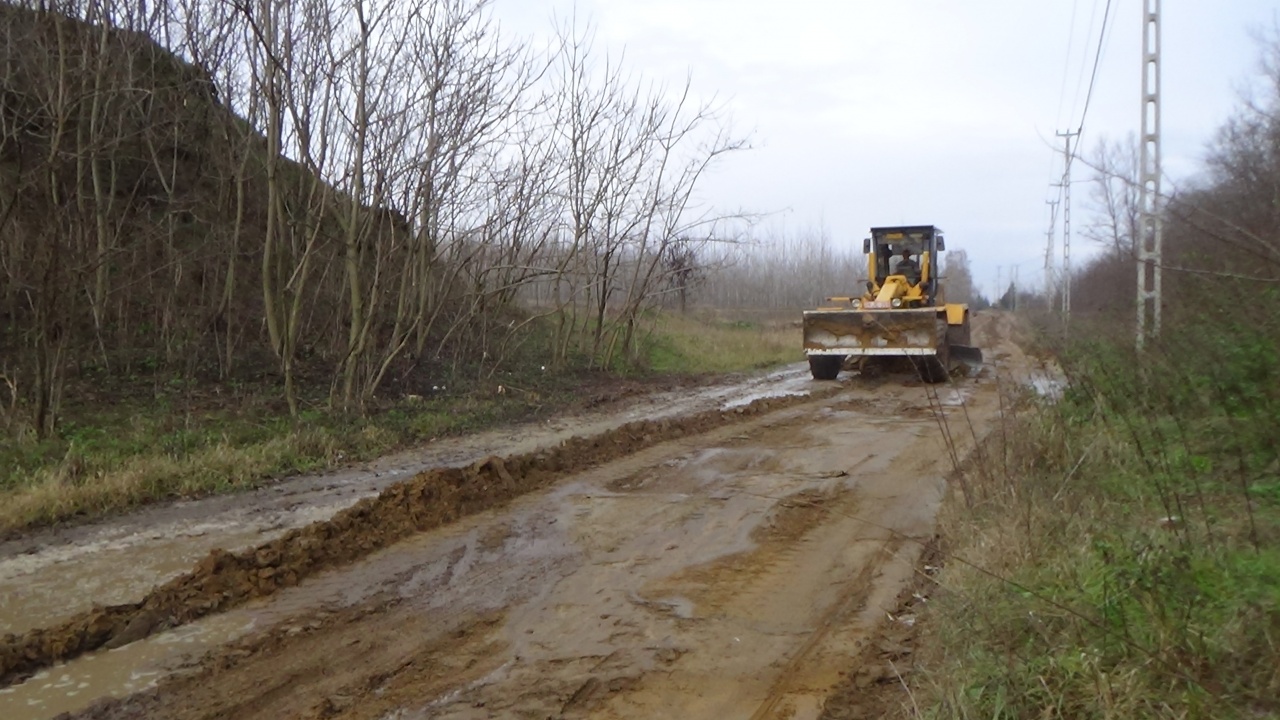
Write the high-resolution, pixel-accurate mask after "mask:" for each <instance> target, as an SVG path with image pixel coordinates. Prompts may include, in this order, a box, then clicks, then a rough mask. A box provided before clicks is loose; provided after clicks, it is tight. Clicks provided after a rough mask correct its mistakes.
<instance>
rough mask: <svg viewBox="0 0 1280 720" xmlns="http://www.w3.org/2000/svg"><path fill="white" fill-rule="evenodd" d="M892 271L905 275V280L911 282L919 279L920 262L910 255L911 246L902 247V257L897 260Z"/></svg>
mask: <svg viewBox="0 0 1280 720" xmlns="http://www.w3.org/2000/svg"><path fill="white" fill-rule="evenodd" d="M894 272H895V273H896V274H898V275H906V276H907V280H908V281H910V282H912V283H916V282H919V281H920V264H919V263H917V262H916V261H915V259H914V258H912V257H911V248H909V247H904V248H902V259H901V260H899V261H898V265H897V266H896V268H895V269H894Z"/></svg>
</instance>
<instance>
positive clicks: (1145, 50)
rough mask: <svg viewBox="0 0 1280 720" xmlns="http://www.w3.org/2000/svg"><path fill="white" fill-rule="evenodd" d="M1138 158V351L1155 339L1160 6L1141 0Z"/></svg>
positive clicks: (1159, 244) (1159, 221)
mask: <svg viewBox="0 0 1280 720" xmlns="http://www.w3.org/2000/svg"><path fill="white" fill-rule="evenodd" d="M1142 13H1143V15H1142V152H1141V157H1140V159H1139V163H1140V165H1141V167H1140V168H1139V170H1138V182H1139V185H1140V190H1139V194H1138V213H1139V218H1138V237H1137V238H1136V244H1137V246H1138V247H1137V251H1138V252H1137V264H1138V332H1137V347H1138V350H1139V351H1141V350H1142V348H1143V345H1144V344H1145V343H1146V341H1147V338H1151V339H1155V338H1156V337H1158V336H1159V335H1160V265H1161V262H1162V259H1161V250H1162V245H1163V237H1162V230H1163V228H1162V224H1163V223H1162V219H1161V217H1160V0H1143V10H1142Z"/></svg>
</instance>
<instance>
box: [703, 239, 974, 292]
mask: <svg viewBox="0 0 1280 720" xmlns="http://www.w3.org/2000/svg"><path fill="white" fill-rule="evenodd" d="M700 261H701V262H702V263H703V264H704V265H705V266H707V267H713V268H715V272H714V273H708V274H706V275H705V276H700V281H701V283H700V286H699V287H698V289H697V292H696V297H697V299H698V301H699V302H702V303H705V304H707V305H712V306H715V307H732V308H745V307H755V308H763V309H779V310H782V309H787V310H796V311H798V310H799V309H801V308H806V307H813V306H814V305H817V304H819V303H821V302H822V300H823V298H824V297H827V296H831V295H850V294H854V295H860V294H861V293H862V292H864V291H865V287H864V283H865V282H866V279H867V256H866V255H863V254H862V242H861V238H852V239H841V240H836V239H833V238H832V237H831V236H830V235H829V234H828V233H827V232H826V231H825V230H822V229H817V230H808V231H801V232H798V233H781V232H780V233H778V234H776V235H773V236H770V235H768V234H766V235H765V236H764V237H761V238H758V239H757V240H756V241H755V242H748V243H735V244H731V245H718V246H713V247H710V248H707V249H706V250H705V251H704V252H703V254H702V256H701V258H700ZM942 263H943V265H942V277H943V278H944V286H945V292H946V299H947V300H948V301H949V302H965V303H979V304H981V303H984V302H985V301H984V300H983V299H982V298H981V297H980V296H979V295H978V293H977V292H976V290H975V288H974V283H973V275H972V273H971V271H970V268H969V256H968V253H966V252H965V251H964V250H963V249H959V248H953V249H951V250H949V251H947V252H945V253H943V254H942Z"/></svg>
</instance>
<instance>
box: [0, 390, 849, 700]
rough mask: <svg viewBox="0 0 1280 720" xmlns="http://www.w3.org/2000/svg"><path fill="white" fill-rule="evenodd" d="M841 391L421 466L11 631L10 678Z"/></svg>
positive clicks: (2, 645)
mask: <svg viewBox="0 0 1280 720" xmlns="http://www.w3.org/2000/svg"><path fill="white" fill-rule="evenodd" d="M841 389H842V387H841V386H832V387H830V388H822V389H815V390H813V391H811V392H810V394H808V395H800V396H784V397H770V398H762V399H759V400H755V401H753V402H751V403H749V404H746V405H740V406H737V407H734V408H732V409H720V410H709V411H704V412H701V413H697V414H694V415H690V416H687V417H677V418H666V419H661V420H640V421H635V422H631V423H627V424H625V425H622V426H620V427H618V428H616V429H614V430H611V431H608V432H605V433H602V434H600V435H595V436H590V437H573V438H570V439H568V440H566V441H564V442H563V443H562V444H560V445H559V446H557V447H554V448H551V449H546V450H540V451H535V452H530V453H524V454H521V455H514V456H509V457H506V458H502V457H497V456H491V457H489V458H485V459H483V460H480V461H477V462H475V463H473V464H472V465H470V466H469V467H465V468H438V469H433V470H428V471H425V472H422V473H419V474H418V475H416V476H414V477H413V478H410V479H408V480H405V481H403V482H400V483H397V484H395V485H392V486H390V487H388V488H387V489H385V490H384V491H382V492H381V493H379V494H378V495H377V496H374V497H371V498H366V499H365V500H361V501H360V502H358V503H356V504H355V505H353V506H351V507H350V508H347V509H345V510H343V511H341V512H339V513H337V514H336V515H334V516H333V517H332V518H330V519H328V520H323V521H319V522H315V523H312V524H310V525H307V526H304V527H301V528H297V529H295V530H291V531H289V532H288V533H286V534H285V535H283V536H281V537H279V538H277V539H275V540H272V541H270V542H267V543H263V544H261V545H258V546H256V547H253V548H249V549H247V550H244V551H241V552H238V553H230V552H227V551H225V550H214V551H211V552H210V553H209V555H208V556H206V557H205V558H204V559H203V560H201V561H200V562H199V563H198V564H197V565H196V566H195V567H194V568H193V569H192V570H191V571H190V572H188V573H185V574H183V575H180V576H178V577H176V578H174V579H172V580H170V581H169V582H166V583H165V584H163V585H161V586H159V587H156V588H153V589H152V590H151V591H150V592H149V593H147V595H146V596H145V597H143V598H142V599H141V600H139V601H137V602H133V603H126V604H121V605H113V606H106V607H94V608H93V609H91V610H88V611H85V612H82V613H80V614H78V615H75V616H73V617H71V618H70V619H68V620H66V621H64V622H62V623H60V624H58V625H56V626H53V627H47V628H39V629H35V630H31V631H28V632H26V633H23V634H21V635H12V634H10V635H6V636H5V637H4V638H3V639H2V640H0V686H4V685H8V684H12V683H13V682H15V681H17V680H21V679H24V678H25V677H29V676H30V675H31V674H33V673H34V672H36V671H37V670H40V669H42V668H45V667H48V666H49V665H52V664H54V663H56V662H61V661H65V660H69V659H71V658H74V657H76V656H78V655H81V654H83V653H87V652H91V651H93V650H97V649H100V648H112V647H120V646H123V645H126V644H129V643H131V642H134V641H136V640H140V639H142V638H144V637H147V636H149V635H151V634H153V633H155V632H159V631H161V630H167V629H170V628H173V627H177V626H180V625H183V624H186V623H189V622H192V621H194V620H197V619H199V618H201V617H204V616H207V615H210V614H213V613H217V612H221V611H224V610H228V609H231V608H233V607H236V606H238V605H241V604H243V603H245V602H247V601H249V600H251V599H255V598H262V597H267V596H269V595H272V594H273V593H275V592H277V591H278V590H280V589H282V588H286V587H291V586H294V585H297V584H298V583H299V582H301V581H302V580H303V579H304V578H306V577H308V576H310V575H313V574H315V573H317V572H320V571H322V570H326V569H329V568H333V567H338V566H341V565H346V564H349V563H351V562H353V561H356V560H359V559H361V558H363V557H365V556H368V555H370V554H372V553H373V552H375V551H377V550H380V549H382V548H385V547H388V546H390V545H392V544H394V543H396V542H398V541H400V540H402V539H404V538H406V537H408V536H410V535H412V534H415V533H418V532H423V531H425V530H430V529H433V528H436V527H440V526H442V525H445V524H448V523H451V522H453V521H455V520H458V519H460V518H462V517H466V516H469V515H472V514H475V513H477V512H480V511H482V510H487V509H489V508H492V507H495V506H501V505H503V504H505V503H507V502H510V501H511V500H513V499H515V498H516V497H519V496H520V495H523V494H525V493H528V492H531V491H533V490H536V489H539V488H542V487H545V486H547V485H549V484H551V483H552V482H554V481H555V480H556V479H557V478H559V477H561V476H562V475H565V474H568V473H573V472H577V471H580V470H584V469H586V468H589V467H593V466H596V465H600V464H602V463H604V462H607V461H610V460H613V459H617V458H620V457H624V456H626V455H629V454H632V453H634V452H636V451H638V450H642V449H645V448H648V447H651V446H654V445H657V444H659V443H662V442H666V441H670V440H675V439H680V438H684V437H688V436H691V435H696V434H698V433H701V432H705V431H707V430H710V429H712V428H715V427H719V426H723V425H727V424H731V423H734V422H737V421H740V420H744V419H746V418H750V417H755V416H759V415H762V414H765V413H769V412H772V411H775V410H779V409H782V408H785V407H790V406H793V405H800V404H804V403H809V402H814V401H818V400H821V399H824V398H827V397H830V396H831V395H834V394H836V393H837V392H839V391H840V390H841Z"/></svg>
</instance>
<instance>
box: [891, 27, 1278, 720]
mask: <svg viewBox="0 0 1280 720" xmlns="http://www.w3.org/2000/svg"><path fill="white" fill-rule="evenodd" d="M1278 58H1280V54H1278V52H1277V49H1276V47H1274V46H1273V48H1272V49H1271V51H1270V53H1269V56H1268V60H1270V61H1274V60H1276V59H1278ZM1267 66H1268V67H1269V68H1271V73H1270V77H1269V78H1268V81H1267V82H1268V85H1267V87H1268V88H1269V93H1268V94H1267V95H1266V96H1265V97H1263V98H1260V99H1259V100H1257V101H1255V102H1251V103H1249V104H1248V105H1246V106H1245V107H1244V108H1242V109H1241V110H1240V112H1239V113H1238V115H1237V116H1236V117H1235V118H1234V119H1233V120H1231V121H1230V122H1229V123H1228V125H1227V126H1226V127H1224V128H1223V129H1222V130H1221V132H1220V133H1219V136H1218V139H1217V141H1216V142H1215V144H1214V145H1213V147H1212V148H1211V150H1210V152H1209V156H1208V161H1207V168H1206V172H1205V174H1204V177H1203V178H1202V179H1201V181H1200V182H1199V183H1198V184H1197V185H1195V186H1193V187H1188V188H1184V189H1183V190H1181V191H1180V192H1178V193H1177V194H1176V195H1175V196H1174V197H1172V198H1170V199H1169V201H1168V203H1167V206H1166V226H1165V228H1166V230H1165V232H1166V234H1165V241H1166V245H1165V265H1164V283H1165V287H1164V293H1165V298H1166V303H1165V305H1164V328H1163V332H1162V335H1161V337H1160V338H1159V339H1153V340H1151V341H1150V342H1149V343H1148V346H1147V348H1146V349H1145V351H1143V352H1137V351H1136V350H1135V347H1134V334H1133V333H1134V331H1133V327H1134V321H1133V316H1134V314H1135V313H1136V309H1135V307H1134V304H1133V303H1134V300H1133V284H1134V264H1133V263H1134V261H1133V252H1132V248H1133V237H1134V235H1135V231H1136V217H1137V216H1136V213H1135V212H1134V201H1135V196H1136V193H1134V192H1133V187H1134V186H1133V184H1132V167H1131V165H1132V163H1126V162H1125V157H1126V156H1127V154H1126V153H1119V154H1117V153H1116V152H1115V150H1116V149H1115V147H1108V146H1104V148H1103V149H1102V150H1101V151H1100V154H1099V157H1097V158H1095V160H1094V162H1093V164H1094V166H1095V167H1097V168H1099V171H1100V172H1099V176H1098V179H1097V182H1096V184H1095V200H1097V201H1098V209H1099V210H1100V212H1099V215H1098V217H1099V218H1100V220H1099V221H1098V222H1097V223H1095V225H1094V226H1093V228H1092V230H1093V231H1094V233H1095V234H1096V235H1095V236H1096V237H1097V238H1098V239H1100V240H1104V241H1107V243H1108V247H1109V252H1107V253H1105V254H1104V256H1103V257H1102V258H1101V259H1100V260H1098V261H1097V262H1095V263H1094V264H1092V265H1091V266H1090V267H1088V268H1086V269H1085V270H1084V271H1083V272H1081V273H1080V274H1079V275H1078V276H1076V277H1075V278H1072V282H1073V289H1072V296H1073V298H1075V299H1078V303H1079V304H1078V305H1077V306H1076V307H1077V312H1076V313H1075V314H1073V318H1072V323H1071V326H1070V328H1069V331H1068V329H1067V328H1064V327H1063V326H1062V325H1061V324H1060V323H1059V322H1058V321H1057V320H1055V319H1053V318H1051V317H1047V316H1040V317H1038V318H1037V317H1036V316H1034V315H1029V317H1032V318H1034V319H1035V320H1036V321H1037V322H1038V323H1039V326H1040V336H1041V342H1042V344H1043V347H1042V350H1043V351H1044V352H1046V353H1049V354H1051V355H1052V356H1053V358H1054V359H1055V360H1056V362H1057V363H1058V364H1059V365H1060V366H1061V368H1062V369H1063V370H1064V372H1065V374H1066V377H1067V380H1068V383H1069V384H1068V386H1067V388H1066V390H1065V393H1064V394H1063V396H1062V397H1061V399H1060V400H1058V401H1056V402H1048V401H1046V400H1044V399H1041V398H1036V397H1035V396H1033V395H1031V394H1030V393H1029V391H1026V390H1016V391H1013V394H1012V395H1011V398H1010V403H1009V404H1008V406H1007V412H1006V417H1005V423H1004V427H1003V429H1002V430H998V431H997V432H995V433H993V437H992V440H991V441H990V442H989V443H988V446H987V451H986V452H985V453H984V454H983V455H982V457H981V458H980V459H979V460H978V461H975V462H974V463H973V464H972V465H971V466H969V467H967V468H966V469H965V471H964V478H965V480H966V482H965V483H964V484H963V487H964V488H965V489H966V490H967V492H966V493H961V492H960V491H959V490H958V491H957V495H956V499H955V502H954V503H953V504H952V505H951V506H950V507H949V508H948V509H947V510H946V511H945V512H944V514H943V518H942V534H943V537H944V543H945V547H944V550H945V555H946V558H947V561H946V563H947V564H946V568H945V570H944V572H943V573H942V574H941V575H940V576H939V578H938V585H937V587H936V588H935V591H934V593H933V595H932V597H931V599H930V602H929V606H930V607H931V608H932V610H931V612H930V613H929V616H928V619H927V621H926V623H925V624H924V625H925V628H926V630H925V631H924V635H923V637H922V640H921V642H922V646H923V647H922V648H921V651H920V652H921V654H922V655H923V657H922V658H918V668H919V669H920V670H921V672H919V673H917V674H916V675H915V676H914V677H915V682H914V686H915V687H914V693H915V698H914V703H915V705H914V707H912V708H911V709H910V710H909V712H910V714H912V715H915V716H921V717H928V718H984V719H995V718H1030V717H1035V718H1262V717H1276V716H1278V715H1280V443H1277V438H1280V214H1278V213H1277V210H1276V206H1275V203H1274V202H1273V200H1274V198H1275V196H1276V190H1277V188H1280V156H1278V155H1277V154H1276V153H1275V150H1274V149H1275V148H1276V147H1277V143H1278V142H1280V96H1277V95H1276V90H1277V88H1280V73H1277V72H1276V70H1277V69H1280V65H1277V64H1276V63H1275V62H1269V63H1267ZM1041 304H1042V305H1043V304H1044V303H1043V299H1041ZM1055 305H1056V303H1049V306H1051V307H1052V306H1055Z"/></svg>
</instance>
